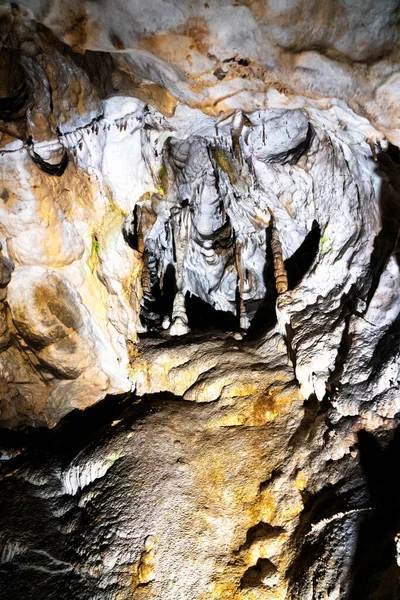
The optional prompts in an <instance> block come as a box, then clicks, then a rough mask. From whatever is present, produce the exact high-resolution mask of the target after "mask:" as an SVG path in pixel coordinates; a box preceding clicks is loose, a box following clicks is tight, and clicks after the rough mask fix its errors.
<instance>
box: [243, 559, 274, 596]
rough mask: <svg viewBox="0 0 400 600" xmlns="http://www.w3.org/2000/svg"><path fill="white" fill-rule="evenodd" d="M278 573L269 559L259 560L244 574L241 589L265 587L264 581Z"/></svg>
mask: <svg viewBox="0 0 400 600" xmlns="http://www.w3.org/2000/svg"><path fill="white" fill-rule="evenodd" d="M276 572H277V568H276V567H275V565H274V564H273V563H272V562H271V561H270V560H268V558H259V559H258V561H257V563H256V564H255V565H254V566H252V567H250V568H249V569H247V571H246V572H245V573H244V575H243V577H242V579H241V580H240V589H242V590H244V589H249V588H258V587H264V580H265V579H267V578H268V577H272V576H273V575H274V574H275V573H276ZM264 589H265V588H264Z"/></svg>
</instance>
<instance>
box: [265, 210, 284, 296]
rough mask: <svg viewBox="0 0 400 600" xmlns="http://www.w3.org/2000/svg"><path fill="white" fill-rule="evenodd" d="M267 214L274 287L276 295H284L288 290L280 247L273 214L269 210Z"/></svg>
mask: <svg viewBox="0 0 400 600" xmlns="http://www.w3.org/2000/svg"><path fill="white" fill-rule="evenodd" d="M269 212H270V215H271V228H272V236H271V248H272V256H273V259H274V274H275V286H276V291H277V292H278V294H284V293H285V292H286V291H287V289H288V278H287V273H286V268H285V263H284V261H283V255H282V245H281V241H280V239H279V232H278V228H277V226H276V221H275V217H274V214H273V212H272V210H271V209H269Z"/></svg>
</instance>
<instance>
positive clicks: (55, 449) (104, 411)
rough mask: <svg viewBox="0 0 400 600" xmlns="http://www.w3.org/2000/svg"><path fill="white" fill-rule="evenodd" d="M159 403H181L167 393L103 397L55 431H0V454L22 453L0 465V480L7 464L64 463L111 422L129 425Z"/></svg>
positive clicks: (44, 429)
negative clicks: (42, 459)
mask: <svg viewBox="0 0 400 600" xmlns="http://www.w3.org/2000/svg"><path fill="white" fill-rule="evenodd" d="M160 402H184V400H183V399H182V398H181V397H180V396H175V395H174V394H171V393H169V392H162V393H160V394H145V395H143V396H141V397H138V396H136V395H135V394H132V393H126V394H121V395H115V396H111V395H109V396H106V397H105V398H104V399H103V400H100V401H99V402H98V403H97V404H94V405H93V406H90V407H89V408H87V409H86V410H79V409H75V410H73V411H71V412H70V413H68V414H67V415H66V416H65V417H63V418H62V419H61V420H60V421H59V423H58V424H57V426H56V427H54V428H53V429H49V428H47V427H31V426H26V427H21V428H19V429H14V430H11V429H4V428H0V450H8V451H13V450H15V451H20V450H21V451H22V453H21V455H20V456H17V457H16V458H15V459H12V461H11V460H9V461H7V462H6V463H5V464H4V465H2V463H1V462H0V466H1V470H0V476H1V475H3V474H4V469H7V468H8V467H9V465H10V463H11V462H12V463H13V465H12V466H13V467H14V465H15V462H14V461H17V462H18V461H21V460H24V455H26V456H27V455H29V457H30V459H32V457H34V456H39V455H43V454H46V455H50V456H56V457H61V458H63V460H64V461H65V462H68V461H69V460H70V459H71V458H72V457H74V456H75V455H76V454H77V453H78V452H79V451H80V450H82V449H83V448H85V447H86V446H88V445H89V444H90V443H93V442H94V441H95V440H97V439H99V437H101V436H102V435H104V434H106V433H107V431H109V430H110V425H111V423H112V422H113V421H115V420H118V419H122V418H124V419H125V420H126V423H127V424H129V423H132V422H134V421H136V420H138V419H140V418H143V417H144V416H146V415H147V414H148V413H149V412H151V411H153V410H154V405H155V404H157V403H160Z"/></svg>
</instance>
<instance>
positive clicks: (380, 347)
mask: <svg viewBox="0 0 400 600" xmlns="http://www.w3.org/2000/svg"><path fill="white" fill-rule="evenodd" d="M399 348H400V313H399V314H398V315H397V317H396V319H395V320H394V321H393V323H392V324H391V325H390V326H389V328H388V329H387V330H386V332H385V333H384V334H383V335H382V337H381V338H380V339H379V341H378V343H377V345H376V347H375V350H374V353H373V355H372V357H371V360H370V366H372V373H371V375H370V379H373V378H374V377H376V376H377V375H378V373H379V371H380V370H381V369H382V366H383V365H384V364H387V363H388V362H389V361H390V360H391V359H392V358H393V357H394V356H396V355H397V354H398V353H399ZM394 383H395V382H392V385H393V384H394ZM396 384H397V382H396Z"/></svg>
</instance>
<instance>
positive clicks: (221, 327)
mask: <svg viewBox="0 0 400 600" xmlns="http://www.w3.org/2000/svg"><path fill="white" fill-rule="evenodd" d="M186 313H187V316H188V320H189V327H190V328H191V329H193V330H196V329H200V330H202V331H206V330H210V329H215V330H217V331H239V320H238V317H237V316H236V315H235V314H233V313H231V312H225V311H223V310H216V309H215V308H214V306H211V304H208V303H207V302H204V300H201V299H200V298H198V297H197V296H193V295H191V294H189V293H188V294H187V295H186Z"/></svg>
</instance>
